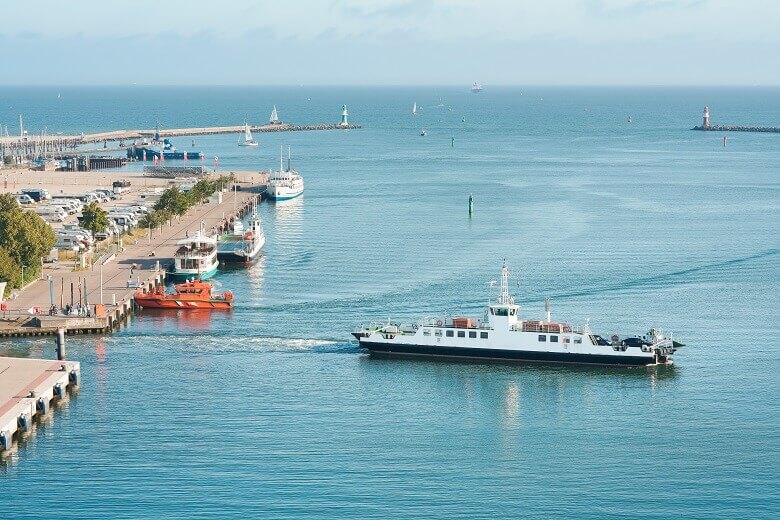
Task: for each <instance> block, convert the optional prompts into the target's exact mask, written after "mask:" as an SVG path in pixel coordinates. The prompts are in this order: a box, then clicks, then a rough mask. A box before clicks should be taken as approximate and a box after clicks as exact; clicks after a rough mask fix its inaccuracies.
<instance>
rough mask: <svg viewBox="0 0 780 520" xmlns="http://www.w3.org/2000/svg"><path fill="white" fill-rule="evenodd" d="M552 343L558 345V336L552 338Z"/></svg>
mask: <svg viewBox="0 0 780 520" xmlns="http://www.w3.org/2000/svg"><path fill="white" fill-rule="evenodd" d="M550 342H551V343H558V336H550Z"/></svg>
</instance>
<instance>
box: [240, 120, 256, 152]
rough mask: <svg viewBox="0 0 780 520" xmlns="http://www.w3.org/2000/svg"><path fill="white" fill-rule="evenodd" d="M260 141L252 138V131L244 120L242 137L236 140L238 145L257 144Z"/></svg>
mask: <svg viewBox="0 0 780 520" xmlns="http://www.w3.org/2000/svg"><path fill="white" fill-rule="evenodd" d="M259 145H260V143H258V142H257V141H255V140H254V139H253V138H252V131H251V130H250V129H249V125H248V124H247V123H246V121H244V139H239V140H238V146H259Z"/></svg>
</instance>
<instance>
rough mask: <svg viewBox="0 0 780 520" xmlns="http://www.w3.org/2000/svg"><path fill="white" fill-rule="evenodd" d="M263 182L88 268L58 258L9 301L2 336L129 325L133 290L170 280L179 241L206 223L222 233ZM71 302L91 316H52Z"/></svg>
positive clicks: (195, 210)
mask: <svg viewBox="0 0 780 520" xmlns="http://www.w3.org/2000/svg"><path fill="white" fill-rule="evenodd" d="M256 175H259V176H260V180H261V183H260V184H255V185H243V186H241V189H240V190H239V191H233V192H231V193H224V194H223V195H224V196H223V197H222V198H221V202H220V201H218V199H217V198H216V197H214V200H211V201H210V202H208V203H206V204H198V205H196V206H193V207H192V208H190V210H189V211H188V212H187V213H186V214H185V215H184V216H182V217H180V218H178V219H174V220H172V221H171V222H170V223H169V224H166V225H163V227H162V228H158V229H154V230H152V232H150V233H149V234H148V235H147V236H145V237H139V238H135V239H133V240H134V242H128V241H127V240H124V243H123V244H122V247H121V249H120V250H119V251H117V252H116V253H113V254H110V255H108V254H107V255H105V256H103V257H101V258H99V259H97V261H93V263H92V265H91V266H86V268H85V269H81V270H74V269H73V266H72V265H70V266H66V265H63V263H62V262H58V263H57V265H56V266H55V267H47V268H45V269H44V270H43V272H42V275H41V278H40V279H39V280H37V281H35V282H33V283H31V284H30V285H28V286H27V287H25V288H24V289H22V290H20V292H19V294H18V296H17V297H16V298H15V299H12V300H8V301H6V302H5V305H6V309H5V310H4V311H2V312H0V338H2V337H17V336H44V335H53V334H56V333H57V330H58V329H65V330H66V332H67V334H88V333H106V332H112V331H114V330H116V329H118V328H120V327H121V326H123V325H125V324H126V323H127V322H128V321H129V319H130V317H131V315H132V314H133V312H134V310H135V303H134V300H133V295H134V293H135V291H136V290H137V289H145V290H152V289H155V288H156V287H159V286H160V285H163V284H164V283H165V279H166V272H167V269H168V267H169V266H170V264H171V263H172V261H173V257H174V253H175V252H176V249H177V248H178V245H177V242H178V241H179V240H181V239H182V238H184V236H185V233H186V232H187V231H189V232H190V233H193V232H195V231H196V230H198V229H200V228H201V227H204V228H205V229H206V230H207V232H209V233H211V232H214V233H221V232H222V231H224V230H225V229H227V226H228V225H229V223H230V222H231V220H232V219H233V218H236V217H241V216H243V215H245V214H246V213H247V212H249V211H250V209H251V207H252V204H253V203H254V202H255V201H257V200H258V199H259V198H260V197H261V196H262V193H263V192H264V191H265V181H266V174H256ZM52 300H53V301H54V305H55V307H63V306H64V305H65V304H71V305H72V306H75V305H76V304H80V305H81V306H82V307H84V308H89V309H90V310H92V309H94V311H93V312H90V315H89V316H65V315H62V314H59V313H57V314H56V315H52V316H50V315H48V310H49V308H50V307H51V305H52Z"/></svg>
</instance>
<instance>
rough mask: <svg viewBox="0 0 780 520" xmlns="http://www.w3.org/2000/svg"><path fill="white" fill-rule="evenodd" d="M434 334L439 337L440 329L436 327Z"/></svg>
mask: <svg viewBox="0 0 780 520" xmlns="http://www.w3.org/2000/svg"><path fill="white" fill-rule="evenodd" d="M434 334H435V335H436V336H438V337H441V329H436V332H435V333H434Z"/></svg>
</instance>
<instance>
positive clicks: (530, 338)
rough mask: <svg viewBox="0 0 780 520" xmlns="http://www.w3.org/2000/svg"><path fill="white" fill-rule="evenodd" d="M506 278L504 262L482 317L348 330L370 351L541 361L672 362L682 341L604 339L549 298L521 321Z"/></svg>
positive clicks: (657, 335)
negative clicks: (562, 314)
mask: <svg viewBox="0 0 780 520" xmlns="http://www.w3.org/2000/svg"><path fill="white" fill-rule="evenodd" d="M508 277H509V271H508V269H507V266H506V262H504V265H503V267H502V269H501V292H500V295H499V297H498V299H497V300H496V301H495V303H492V304H490V305H489V306H488V307H487V308H486V311H485V317H484V318H483V319H475V318H468V317H452V318H450V317H446V318H440V319H423V320H421V321H420V322H418V323H411V324H400V323H380V324H372V325H369V326H366V327H361V328H360V329H358V330H356V331H355V332H353V333H352V334H353V336H355V338H357V340H358V341H359V343H360V346H361V347H364V348H366V349H368V350H369V352H370V353H371V354H378V355H397V356H443V357H455V358H476V359H501V360H511V361H522V362H540V363H581V364H596V365H630V366H642V365H660V364H671V363H672V355H673V354H674V353H675V351H676V350H677V349H678V348H680V347H682V346H683V344H682V343H679V342H676V341H674V340H673V339H672V338H670V337H665V336H664V335H663V334H661V332H660V331H659V330H657V329H650V331H649V332H648V333H647V334H645V335H642V336H631V337H625V338H622V339H621V338H620V337H619V336H617V335H613V336H611V337H610V339H609V340H607V339H605V338H603V337H601V336H599V335H597V334H594V333H593V332H591V330H590V327H589V326H588V325H587V324H586V325H585V326H584V327H583V328H575V327H572V326H571V325H569V324H566V323H557V322H553V321H551V319H550V307H549V301H548V303H547V316H546V319H545V320H523V319H521V318H520V306H519V305H517V304H516V303H515V301H514V298H513V297H511V296H510V295H509V283H508Z"/></svg>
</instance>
